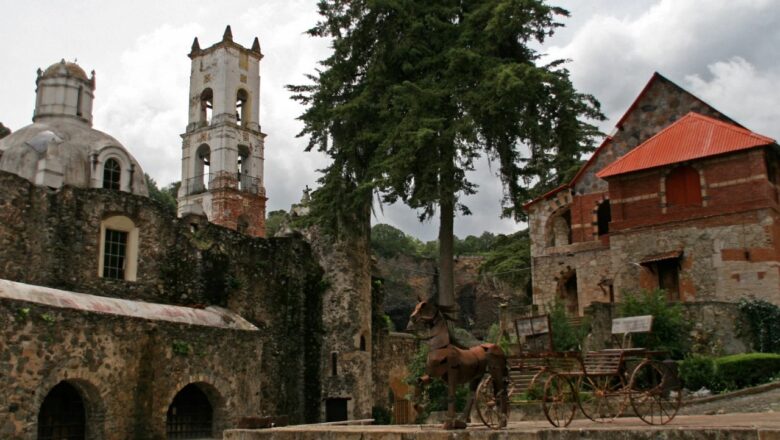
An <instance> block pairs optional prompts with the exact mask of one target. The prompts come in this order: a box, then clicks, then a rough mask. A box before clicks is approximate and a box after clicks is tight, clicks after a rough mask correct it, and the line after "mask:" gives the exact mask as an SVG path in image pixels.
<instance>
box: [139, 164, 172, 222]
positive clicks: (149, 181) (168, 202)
mask: <svg viewBox="0 0 780 440" xmlns="http://www.w3.org/2000/svg"><path fill="white" fill-rule="evenodd" d="M144 178H145V179H146V186H147V187H148V188H149V198H151V199H152V200H156V201H158V202H160V204H161V205H162V206H163V207H164V208H165V210H166V211H167V212H168V213H170V214H173V215H176V206H177V204H176V197H177V195H178V192H179V186H181V182H173V183H171V184H170V185H168V186H166V187H164V188H162V189H160V188H158V187H157V182H155V181H154V179H153V178H152V177H151V176H150V175H148V174H146V173H144Z"/></svg>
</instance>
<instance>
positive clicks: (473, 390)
mask: <svg viewBox="0 0 780 440" xmlns="http://www.w3.org/2000/svg"><path fill="white" fill-rule="evenodd" d="M480 382H482V377H479V378H477V379H474V380H472V381H471V383H469V400H468V401H467V402H466V408H465V409H464V410H463V421H464V422H466V423H469V422H471V409H472V408H473V407H474V399H475V397H476V396H477V387H479V383H480Z"/></svg>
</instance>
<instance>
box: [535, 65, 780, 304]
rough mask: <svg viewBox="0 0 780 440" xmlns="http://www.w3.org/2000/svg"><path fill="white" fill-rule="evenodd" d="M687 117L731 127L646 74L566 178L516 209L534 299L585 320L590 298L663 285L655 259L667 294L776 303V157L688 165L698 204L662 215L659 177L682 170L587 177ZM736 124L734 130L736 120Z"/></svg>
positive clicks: (758, 151) (779, 281)
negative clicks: (670, 282)
mask: <svg viewBox="0 0 780 440" xmlns="http://www.w3.org/2000/svg"><path fill="white" fill-rule="evenodd" d="M689 112H696V113H699V114H702V115H705V116H709V117H712V118H715V119H717V120H720V121H723V122H726V123H729V124H736V123H735V122H733V121H731V120H730V119H728V118H727V117H726V116H724V115H722V114H721V113H720V112H718V111H717V110H715V109H713V108H712V107H710V106H708V105H707V104H706V103H704V102H702V101H701V100H700V99H698V98H696V97H695V96H693V95H691V94H690V93H688V92H686V91H685V90H683V89H681V88H680V87H678V86H676V85H675V84H674V83H672V82H671V81H669V80H668V79H666V78H664V77H662V76H660V75H658V74H655V75H654V76H653V77H652V78H651V80H650V81H649V83H648V84H647V86H646V87H645V89H644V90H643V91H642V92H641V93H640V95H639V96H638V97H637V99H636V101H635V102H634V103H633V104H632V106H631V107H630V108H629V109H628V111H627V112H626V113H625V115H624V116H623V117H622V118H621V119H620V121H619V122H618V123H617V126H616V130H615V132H614V133H613V134H612V135H611V136H610V137H608V138H607V139H606V140H605V141H604V143H603V144H602V145H601V146H600V147H599V148H598V149H597V150H596V152H595V153H594V154H593V156H592V157H591V158H590V159H589V160H588V161H587V162H586V164H585V165H584V166H583V168H582V169H581V170H580V172H579V173H578V174H577V176H576V177H575V178H574V179H573V180H572V182H570V183H568V184H566V185H563V186H562V187H560V188H558V189H557V190H555V191H552V192H550V193H548V194H546V195H545V196H543V197H541V198H539V199H537V200H534V201H533V202H531V203H529V204H527V205H526V206H525V208H526V210H527V211H528V213H529V228H530V236H531V243H532V244H531V255H532V265H533V297H534V303H536V304H540V305H542V304H547V303H549V302H551V301H553V300H555V299H558V300H561V301H563V302H564V303H565V304H566V305H567V306H568V308H569V311H570V312H571V313H572V314H576V315H582V314H583V312H584V310H585V308H586V307H587V306H588V305H589V304H591V303H592V302H615V301H617V300H619V297H620V295H621V293H622V292H624V291H627V290H636V289H639V288H645V289H654V288H658V287H662V286H661V284H662V283H663V280H662V279H661V277H662V275H660V272H661V270H662V269H659V268H658V267H659V266H658V263H657V261H661V260H664V261H668V262H675V263H670V264H676V265H677V269H675V277H678V278H677V279H675V282H676V283H677V284H678V285H677V286H676V290H679V292H675V293H674V295H673V296H674V297H673V298H672V299H679V300H682V301H703V300H707V301H736V300H737V299H738V298H740V297H742V296H752V297H759V298H763V299H767V300H769V301H772V302H775V303H780V275H778V273H779V272H778V268H780V257H779V256H780V253H778V251H777V250H778V249H780V240H778V237H780V235H778V232H780V230H778V227H777V226H776V224H777V216H778V213H780V211H779V209H778V208H779V206H778V196H777V186H776V184H775V183H774V182H777V176H776V174H777V173H776V171H775V170H776V169H777V163H778V159H777V156H776V155H775V154H774V153H773V152H772V151H771V149H766V148H755V149H752V150H746V151H742V152H736V153H733V154H728V155H720V156H714V157H708V158H703V159H699V160H696V161H694V162H692V163H690V166H692V167H694V168H695V169H696V170H697V172H698V173H699V175H700V180H701V194H702V196H703V202H702V203H701V206H697V207H692V208H691V207H686V208H669V207H667V204H666V199H665V193H664V191H665V189H664V188H665V185H664V179H665V176H666V175H668V173H669V172H670V170H672V169H673V168H674V167H675V166H677V165H679V164H670V165H668V166H664V167H659V168H655V169H650V170H647V171H641V172H636V173H630V174H626V175H618V176H615V177H610V178H607V179H606V180H604V179H600V178H599V177H598V176H596V173H597V172H598V171H600V170H601V169H603V168H604V167H605V166H607V165H609V164H610V163H612V162H614V161H615V160H617V159H618V158H619V157H621V156H623V155H625V154H626V153H628V152H629V151H631V150H633V149H634V148H636V147H637V146H639V145H640V144H642V143H643V142H645V141H646V140H648V139H649V138H650V137H652V136H653V135H655V134H656V133H658V132H659V131H661V130H662V129H664V128H666V127H667V126H668V125H669V124H671V123H673V122H674V121H677V120H678V119H680V118H682V117H683V116H685V115H686V114H688V113H689ZM736 125H738V124H736Z"/></svg>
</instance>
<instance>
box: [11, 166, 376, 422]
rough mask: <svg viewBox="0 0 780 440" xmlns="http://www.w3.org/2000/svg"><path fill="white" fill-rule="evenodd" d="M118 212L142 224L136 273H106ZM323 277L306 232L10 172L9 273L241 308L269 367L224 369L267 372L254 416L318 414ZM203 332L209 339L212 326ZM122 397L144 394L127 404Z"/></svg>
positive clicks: (226, 341) (140, 333) (137, 296)
mask: <svg viewBox="0 0 780 440" xmlns="http://www.w3.org/2000/svg"><path fill="white" fill-rule="evenodd" d="M110 215H124V216H127V217H128V218H130V219H131V220H132V221H133V222H134V224H135V226H136V227H138V228H139V251H138V276H137V281H134V282H131V281H124V280H110V279H105V278H101V277H99V276H98V259H99V254H100V252H101V250H100V249H99V247H100V244H99V240H100V222H101V221H102V220H103V219H104V218H106V217H107V216H110ZM322 274H323V272H322V269H321V268H320V266H319V264H318V263H317V260H316V259H315V258H314V257H313V255H312V252H311V248H310V246H309V244H307V243H306V242H305V241H304V240H303V239H302V238H296V237H290V238H273V239H255V238H251V237H247V236H245V235H242V234H239V233H236V232H234V231H231V230H228V229H226V228H222V227H219V226H214V225H210V224H208V223H207V222H206V221H205V220H204V219H203V218H201V217H187V218H183V219H177V218H175V217H174V216H173V215H172V214H169V213H167V212H166V211H165V210H164V209H163V208H162V207H161V206H159V205H158V204H157V203H156V202H154V201H152V200H150V199H148V198H146V197H139V196H134V195H131V194H128V193H124V192H117V191H110V190H103V189H78V188H72V187H64V188H62V189H61V190H59V191H57V192H51V191H48V190H47V189H45V188H40V187H36V186H34V185H32V184H31V183H29V182H28V181H26V180H24V179H22V178H19V177H17V176H14V175H11V174H7V173H0V278H4V279H8V280H11V281H18V282H23V283H28V284H34V285H41V286H47V287H53V288H58V289H63V290H69V291H75V292H81V293H90V294H95V295H102V296H114V297H121V298H125V299H132V300H141V301H148V302H157V303H166V304H177V305H183V306H201V305H212V304H213V305H219V306H223V307H227V308H229V309H231V310H233V311H234V312H236V313H238V314H240V315H241V316H243V317H244V318H245V319H247V320H248V321H250V322H252V323H253V324H254V325H255V326H257V327H258V328H259V329H260V332H261V333H262V334H263V337H264V338H265V339H264V341H265V342H264V343H263V344H261V345H259V346H257V348H256V350H259V359H260V360H262V364H258V363H257V361H256V362H254V363H249V364H247V365H246V366H242V367H240V368H239V367H238V366H237V365H238V364H230V365H236V368H237V369H236V370H235V371H234V372H233V373H232V374H228V373H225V374H226V375H228V376H231V375H232V376H235V377H241V375H243V374H245V372H246V374H251V375H255V376H257V377H258V378H259V379H258V381H259V382H258V383H260V384H261V386H260V389H256V388H255V389H254V392H260V393H261V394H260V396H261V399H262V401H263V402H265V403H264V405H265V406H262V407H261V408H260V410H261V411H262V413H261V414H255V415H261V416H266V415H270V416H274V415H288V416H289V417H290V420H291V422H303V421H317V420H318V419H319V408H320V405H321V399H320V362H321V346H322V340H323V335H324V333H323V325H322V324H323V317H322V298H323V289H324V285H323V282H322ZM94 319H95V320H97V321H100V320H101V319H103V318H101V317H95V318H94ZM107 325H108V324H106V326H107ZM106 328H108V327H106ZM65 330H70V328H66V329H65ZM106 331H108V330H106ZM198 332H200V333H202V334H204V335H210V333H209V330H208V329H207V328H206V329H202V328H199V329H198ZM70 334H71V332H70V331H64V332H63V335H64V336H67V337H70ZM145 334H146V330H141V328H140V327H139V326H137V325H134V326H131V328H130V329H129V330H128V331H127V332H122V333H118V334H117V336H116V337H117V339H121V340H125V341H126V342H127V343H128V344H129V343H132V341H133V340H134V339H144V338H146V336H145ZM213 340H214V341H221V342H220V343H221V344H223V345H224V348H221V349H220V350H224V351H222V352H221V353H224V356H225V357H228V358H229V357H231V356H233V357H236V358H237V359H242V358H244V353H245V352H246V347H245V346H243V345H241V344H234V343H233V339H232V336H229V335H227V334H224V336H219V337H215V338H213ZM253 347H254V346H253ZM253 350H255V349H253ZM122 353H126V354H122ZM134 353H136V352H134V351H133V350H132V349H129V350H127V351H126V352H118V354H117V356H118V357H122V356H126V358H125V360H124V361H123V362H129V361H130V359H132V357H133V356H135V354H134ZM154 359H161V358H154ZM69 362H70V364H69V365H70V367H69V368H70V369H72V370H74V371H75V370H76V369H78V368H82V367H80V366H79V365H81V364H78V362H76V361H75V360H71V361H69ZM46 365H49V367H47V368H50V369H51V368H53V365H51V364H46ZM84 365H86V363H85V364H84ZM258 365H259V368H257V366H258ZM367 365H369V364H367ZM161 367H162V366H161V365H153V368H161ZM368 371H370V368H368ZM366 374H370V373H366ZM125 384H126V385H127V386H128V387H130V386H132V384H131V383H129V382H128V383H125ZM250 386H251V384H250ZM100 392H101V393H103V392H106V390H102V389H101V390H100ZM367 393H369V394H370V391H367ZM126 396H127V394H123V395H121V397H122V398H124V397H126ZM229 398H231V399H232V398H234V397H232V396H231V397H229ZM122 404H123V405H126V406H133V405H136V404H138V402H137V401H127V400H123V401H122ZM236 405H242V404H241V403H236ZM369 409H370V406H369Z"/></svg>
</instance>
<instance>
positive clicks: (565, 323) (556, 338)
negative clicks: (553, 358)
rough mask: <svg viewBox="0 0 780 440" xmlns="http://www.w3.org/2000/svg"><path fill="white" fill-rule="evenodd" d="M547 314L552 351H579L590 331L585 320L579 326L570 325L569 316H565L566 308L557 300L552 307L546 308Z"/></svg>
mask: <svg viewBox="0 0 780 440" xmlns="http://www.w3.org/2000/svg"><path fill="white" fill-rule="evenodd" d="M547 313H548V314H549V315H550V327H551V329H550V330H551V331H552V335H553V350H555V351H571V350H580V349H581V348H582V342H583V341H584V340H585V337H586V336H587V335H588V332H589V331H590V324H589V323H588V322H587V320H583V321H582V323H581V324H580V325H572V323H571V321H570V320H569V316H568V315H567V314H566V306H564V305H563V303H561V302H560V301H557V300H556V301H555V302H554V303H553V304H552V306H548V308H547Z"/></svg>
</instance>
